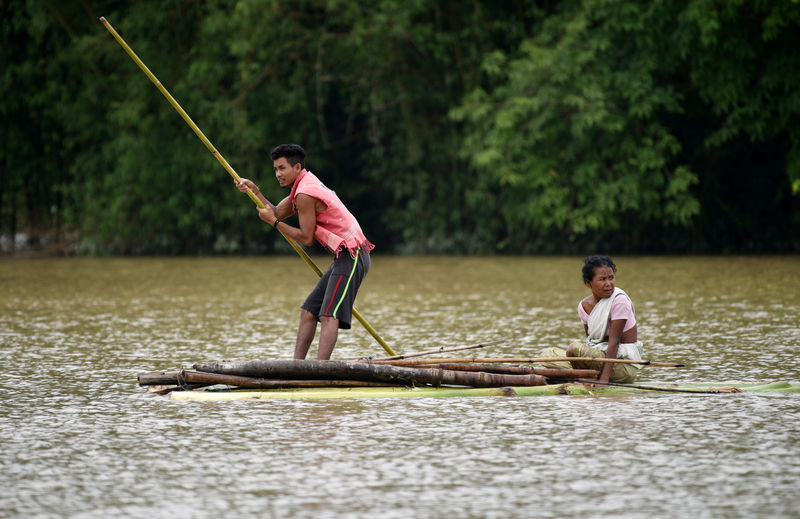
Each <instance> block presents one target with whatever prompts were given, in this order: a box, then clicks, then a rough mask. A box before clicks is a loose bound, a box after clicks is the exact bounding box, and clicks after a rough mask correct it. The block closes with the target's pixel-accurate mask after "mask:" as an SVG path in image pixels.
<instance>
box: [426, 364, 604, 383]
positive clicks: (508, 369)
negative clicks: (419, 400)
mask: <svg viewBox="0 0 800 519" xmlns="http://www.w3.org/2000/svg"><path fill="white" fill-rule="evenodd" d="M432 365H433V366H436V367H439V368H441V369H450V370H453V371H485V372H486V373H502V374H506V375H541V376H543V377H547V378H554V379H569V380H573V379H577V378H597V377H598V376H599V375H600V372H599V371H597V370H596V369H560V368H527V367H522V366H501V365H498V364H472V363H470V364H465V363H461V364H459V363H452V364H432Z"/></svg>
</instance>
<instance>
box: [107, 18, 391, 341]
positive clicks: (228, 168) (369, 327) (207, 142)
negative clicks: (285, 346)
mask: <svg viewBox="0 0 800 519" xmlns="http://www.w3.org/2000/svg"><path fill="white" fill-rule="evenodd" d="M100 22H101V23H102V24H103V25H105V27H106V29H108V32H110V33H111V35H112V36H113V37H114V39H116V40H117V42H118V43H119V44H120V45H121V46H122V48H123V49H125V52H127V53H128V55H129V56H130V57H131V59H132V60H133V61H134V62H136V64H137V65H139V68H140V69H142V72H144V73H145V74H146V75H147V77H148V78H150V81H152V82H153V84H154V85H155V86H156V88H158V89H159V90H160V91H161V93H162V94H164V97H166V98H167V101H169V104H171V105H172V107H173V108H174V109H175V110H176V111H177V112H178V113H179V114H180V115H181V117H183V120H184V121H186V124H188V125H189V127H191V129H192V130H194V133H195V134H197V136H198V137H199V138H200V140H201V141H203V144H205V145H206V148H208V151H210V152H211V154H212V155H214V157H216V159H217V160H218V161H219V163H220V164H222V167H223V168H225V171H227V172H228V173H230V175H231V176H232V177H233V180H235V181H236V183H237V184H238V183H239V182H240V181H241V177H239V175H237V174H236V171H234V169H233V168H232V167H231V165H230V164H228V161H227V160H225V157H223V156H222V154H221V153H220V152H219V151H217V149H216V148H214V145H213V144H211V141H210V140H208V137H206V136H205V135H204V134H203V132H202V131H201V130H200V128H199V127H198V126H197V125H196V124H195V123H194V121H192V118H191V117H189V114H187V113H186V111H185V110H184V109H183V108H181V105H179V104H178V102H177V101H176V100H175V98H174V97H172V95H171V94H170V93H169V92H168V91H167V89H166V88H164V85H162V84H161V81H159V80H158V78H157V77H156V76H155V75H154V74H153V73H152V72H150V69H149V68H147V65H145V64H144V62H143V61H142V60H141V59H139V56H137V55H136V53H135V52H133V49H131V48H130V46H129V45H128V44H127V43H125V40H123V39H122V36H120V35H119V33H117V31H115V30H114V28H113V27H112V26H111V24H110V23H108V20H106V19H105V17H102V16H101V17H100ZM247 195H248V196H249V197H250V198H251V199H252V200H253V202H255V204H256V205H257V206H258V207H259V208H260V209H264V208H265V207H266V206H265V205H264V204H263V202H261V200H259V199H258V197H257V196H256V195H255V193H253V192H252V191H251V190H249V189H248V190H247ZM278 232H279V233H281V236H283V237H284V238H286V241H288V242H289V245H291V246H292V248H293V249H294V250H295V251H296V252H297V254H299V255H300V257H301V258H303V259H304V260H305V262H306V263H307V264H308V266H309V267H311V270H313V271H314V272H316V273H317V275H318V276H319V277H322V271H321V270H320V269H319V267H317V265H316V264H315V263H314V261H313V260H312V259H311V258H310V257H309V256H308V254H306V252H305V251H304V250H303V249H301V248H300V246H299V245H297V243H295V242H294V240H292V239H291V238H289V237H288V236H286V234H284V233H283V231H281V230H278ZM353 316H354V317H355V318H356V319H358V322H360V323H361V324H362V325H363V326H364V328H366V329H367V331H368V332H369V333H370V335H372V336H373V337H374V338H375V340H376V341H378V344H380V345H381V346H383V349H384V350H386V353H388V354H389V355H397V354H396V353H395V352H394V351H393V350H392V348H390V347H389V345H388V344H386V341H384V340H383V338H382V337H381V336H380V335H379V334H378V332H377V331H375V328H373V327H372V325H370V324H369V323H368V322H367V320H366V319H364V318H363V317H362V316H361V314H360V313H359V312H358V310H356V309H355V308H353Z"/></svg>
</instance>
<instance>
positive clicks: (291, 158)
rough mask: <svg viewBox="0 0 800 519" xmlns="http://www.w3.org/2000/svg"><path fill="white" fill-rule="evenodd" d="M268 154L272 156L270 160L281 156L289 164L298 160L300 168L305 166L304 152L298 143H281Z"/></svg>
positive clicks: (292, 164) (293, 163)
mask: <svg viewBox="0 0 800 519" xmlns="http://www.w3.org/2000/svg"><path fill="white" fill-rule="evenodd" d="M269 156H270V157H272V160H278V159H279V158H281V157H283V158H285V159H286V162H288V163H289V165H291V166H294V165H295V164H297V163H298V162H299V163H300V167H301V168H305V167H306V152H305V150H304V149H303V148H301V147H300V145H298V144H281V145H280V146H278V147H276V148H275V149H274V150H272V153H270V154H269Z"/></svg>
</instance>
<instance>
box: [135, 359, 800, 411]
mask: <svg viewBox="0 0 800 519" xmlns="http://www.w3.org/2000/svg"><path fill="white" fill-rule="evenodd" d="M525 360H526V361H530V360H531V359H525ZM537 360H539V359H537ZM512 362H513V363H515V364H517V365H509V364H510V363H512ZM521 363H522V362H521V359H480V362H479V361H477V360H475V359H473V360H465V359H443V360H440V361H430V362H428V363H424V364H420V363H418V362H410V361H402V360H398V361H393V362H391V363H387V362H379V361H370V360H359V361H313V360H268V361H221V362H207V363H198V364H195V365H194V366H193V369H181V370H177V371H162V372H156V373H142V374H140V375H139V376H138V381H139V384H140V385H142V386H148V388H149V389H148V391H150V392H156V393H161V394H169V396H170V399H172V400H184V401H185V400H196V401H217V400H242V399H252V398H256V399H304V400H317V399H341V398H411V397H466V396H543V395H593V394H597V395H602V394H631V393H651V392H673V393H698V394H720V393H741V392H800V382H770V383H745V382H719V383H647V384H614V383H599V382H597V380H596V379H597V376H598V372H597V371H596V370H591V369H552V368H542V367H530V366H520V365H519V364H521ZM676 366H678V365H676Z"/></svg>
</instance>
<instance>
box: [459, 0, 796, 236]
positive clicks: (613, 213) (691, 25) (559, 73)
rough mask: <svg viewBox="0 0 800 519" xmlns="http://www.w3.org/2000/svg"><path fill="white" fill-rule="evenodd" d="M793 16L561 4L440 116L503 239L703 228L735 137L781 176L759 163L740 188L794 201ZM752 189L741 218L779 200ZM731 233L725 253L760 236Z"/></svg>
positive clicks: (781, 6)
mask: <svg viewBox="0 0 800 519" xmlns="http://www.w3.org/2000/svg"><path fill="white" fill-rule="evenodd" d="M799 16H800V10H798V6H797V4H790V3H788V2H755V3H753V2H719V1H711V0H692V1H688V2H666V1H654V2H630V1H610V0H580V1H566V2H562V3H561V4H560V6H559V10H558V12H557V13H556V14H554V15H552V16H550V17H549V18H548V19H547V20H546V22H545V23H544V24H543V25H542V28H541V31H539V32H538V33H537V34H536V35H535V37H533V38H530V39H526V40H525V41H523V42H522V43H521V44H520V45H519V46H518V47H517V48H513V49H509V50H507V51H502V50H498V51H495V52H494V53H492V54H491V55H489V56H487V57H486V59H485V60H484V63H483V66H484V69H485V71H486V73H487V75H488V78H489V80H488V83H487V84H488V87H485V88H484V87H480V88H476V89H475V90H473V91H472V92H471V93H469V95H467V96H466V97H465V99H464V102H463V103H462V104H461V106H459V107H457V108H455V109H453V110H452V115H453V117H454V118H455V119H456V120H459V121H464V122H465V123H467V124H468V131H467V132H466V134H467V137H466V139H465V142H466V146H465V147H464V153H465V156H466V157H467V158H468V159H469V161H470V163H471V164H472V165H473V167H474V168H475V169H476V170H478V171H479V172H481V174H480V176H479V178H480V182H482V183H483V185H484V189H485V190H486V191H490V192H493V193H497V195H496V197H494V203H495V205H496V207H497V210H498V211H500V212H501V213H502V214H503V220H504V222H505V223H506V224H507V225H508V227H509V229H510V232H511V233H512V234H516V235H518V236H529V237H530V239H532V240H535V239H536V237H537V236H541V235H544V236H545V237H550V236H551V231H552V230H553V229H559V230H563V231H565V233H566V234H567V235H568V236H570V237H572V239H576V238H578V237H580V236H581V235H582V234H584V233H586V232H587V231H592V232H595V233H600V234H601V235H605V239H610V237H609V236H608V235H609V234H610V233H612V234H616V235H617V236H625V237H627V239H633V240H638V241H640V242H641V241H642V240H643V234H645V233H647V232H650V230H652V229H654V228H658V227H661V228H662V229H663V228H667V229H669V228H673V229H674V228H676V227H678V228H681V227H683V228H687V227H690V226H691V225H692V223H693V222H696V221H700V220H701V216H702V217H703V218H705V219H706V220H708V219H709V217H710V215H708V214H707V213H705V214H704V209H703V205H702V204H701V202H704V203H705V204H706V205H705V207H706V208H710V207H711V206H713V205H715V203H716V202H717V200H716V199H717V197H718V196H721V195H724V194H726V193H725V190H724V189H719V188H711V189H710V190H709V192H706V193H703V192H702V190H701V188H708V184H709V178H713V177H714V176H716V175H720V174H728V173H729V171H727V170H728V168H730V164H729V163H727V161H725V160H724V158H725V157H731V156H736V155H738V150H737V149H736V148H737V147H738V146H740V143H739V142H737V138H738V137H740V136H745V137H746V138H747V139H748V140H749V141H750V143H762V144H763V143H766V145H765V146H764V147H766V148H774V147H775V144H776V141H780V143H781V144H783V146H781V145H780V144H779V146H778V148H779V149H781V148H782V149H781V151H780V153H782V155H783V157H785V159H786V160H787V163H786V164H785V167H782V166H783V164H780V165H776V164H775V163H774V161H772V160H769V159H767V161H765V162H767V163H766V164H750V167H751V168H753V169H751V170H750V171H749V174H750V175H751V176H752V175H754V174H755V175H758V176H759V177H760V178H759V180H760V181H761V182H763V183H771V182H777V183H779V185H783V186H786V185H787V184H789V183H793V186H794V188H793V189H794V191H795V194H796V191H797V163H796V159H795V157H796V155H797V151H796V150H797V144H798V142H800V141H798V133H797V132H798V126H797V122H798V115H800V113H798V106H800V105H798V102H797V101H798V93H797V89H796V88H792V87H791V85H792V84H794V82H795V81H797V80H798V79H800V77H798V74H800V66H799V65H800V59H798V55H797V53H796V52H793V51H791V50H790V49H791V48H793V47H796V46H797V44H798V37H797V34H798V32H797V29H798V27H799V26H800V23H798V22H800V18H799ZM698 127H699V129H701V132H702V133H699V134H698V133H697V129H698ZM751 160H752V159H751ZM779 162H780V161H779ZM776 167H777V169H779V170H782V171H780V172H779V174H777V175H775V174H774V172H773V173H770V174H765V172H764V170H766V169H768V168H773V169H775V168H776ZM759 170H760V171H759ZM760 191H761V194H762V197H761V198H760V204H759V205H753V204H750V207H748V209H750V210H752V211H753V212H757V211H759V210H760V209H762V207H769V206H770V205H772V204H774V202H775V200H774V199H772V200H771V199H770V198H771V196H775V193H776V192H782V193H783V194H782V195H779V196H784V197H785V196H786V193H788V192H789V190H788V189H778V190H776V189H774V186H773V189H769V188H767V189H760ZM751 192H752V191H751ZM785 202H786V200H784V205H786V204H785ZM789 202H790V203H795V204H796V199H795V200H793V201H792V200H789ZM722 205H723V206H725V208H726V209H728V211H731V210H734V211H735V210H736V209H737V208H736V207H731V206H728V205H727V204H722ZM739 208H741V206H740V207H739ZM787 213H788V211H787ZM795 215H796V212H795ZM726 216H727V215H726ZM737 220H739V221H740V222H743V223H744V225H743V226H742V228H741V229H740V230H741V233H739V235H738V236H729V241H728V242H727V246H734V247H735V245H734V243H733V242H735V241H736V240H737V239H741V238H742V236H741V235H742V234H748V233H753V234H756V233H758V232H761V231H762V230H761V229H759V228H758V227H759V224H758V220H759V218H758V216H757V215H756V214H752V213H751V214H744V215H743V214H741V213H740V214H739V215H738V218H737ZM796 223H797V222H796V221H795V222H794V225H796ZM728 225H730V222H725V221H723V222H715V224H714V225H711V228H708V229H707V231H708V232H709V233H711V232H714V230H715V229H714V228H715V227H725V226H728ZM791 226H792V224H789V225H788V226H784V227H783V229H782V230H783V231H784V235H783V239H786V234H785V233H786V232H787V231H788V229H791ZM609 231H610V232H609ZM778 234H780V233H778ZM618 239H619V238H618ZM771 239H773V240H781V238H780V237H779V236H778V235H777V234H773V235H772V236H771ZM701 240H702V241H703V242H704V243H705V244H706V245H707V244H709V243H714V242H715V240H714V238H713V237H712V236H709V237H701ZM684 241H686V240H684ZM619 246H620V247H622V246H624V245H623V244H622V243H620V245H619ZM718 246H719V247H720V248H724V247H725V246H726V245H725V244H723V243H720V244H718Z"/></svg>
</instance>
